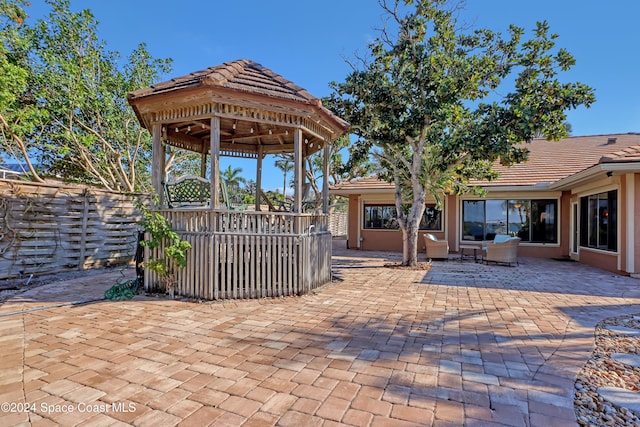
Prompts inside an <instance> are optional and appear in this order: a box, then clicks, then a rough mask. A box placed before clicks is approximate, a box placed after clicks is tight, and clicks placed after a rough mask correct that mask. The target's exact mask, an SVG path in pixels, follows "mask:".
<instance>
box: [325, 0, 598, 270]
mask: <svg viewBox="0 0 640 427" xmlns="http://www.w3.org/2000/svg"><path fill="white" fill-rule="evenodd" d="M381 5H382V6H383V8H384V9H385V11H386V13H387V14H388V16H389V18H390V21H389V22H390V25H389V26H388V27H387V28H396V29H397V31H396V33H395V35H394V36H391V35H390V34H389V32H388V31H390V30H385V31H383V32H382V34H381V35H380V37H379V38H378V39H376V40H374V41H373V42H372V43H371V44H370V45H369V55H370V57H369V58H366V59H363V60H362V63H361V64H360V65H359V66H356V65H354V71H353V72H352V73H351V74H349V75H348V76H347V77H346V79H345V81H344V82H342V83H335V82H334V83H332V87H333V89H334V93H333V95H332V96H331V98H330V99H329V102H328V105H329V107H330V108H331V109H332V110H333V111H334V112H335V113H337V114H338V115H340V116H341V117H343V118H344V119H346V120H347V121H348V122H350V123H351V125H352V128H351V131H352V133H353V134H355V135H356V136H357V140H356V141H355V143H354V147H353V149H352V150H351V152H350V154H351V158H350V160H349V163H350V164H352V165H353V164H357V162H360V161H362V159H365V158H368V157H369V156H370V155H373V156H374V157H375V159H376V161H377V163H378V165H379V168H380V171H379V176H380V177H381V178H383V179H386V180H388V181H389V182H393V183H395V186H396V208H397V211H398V219H399V223H400V226H401V228H402V230H403V233H404V237H405V241H406V242H408V243H407V245H405V251H404V257H403V258H404V262H405V263H407V264H415V262H416V258H417V255H416V251H417V230H418V224H419V220H420V218H421V216H422V212H423V211H424V202H425V200H426V195H427V194H433V195H435V196H436V197H441V196H442V195H443V194H444V193H445V192H456V193H460V192H465V191H472V187H470V186H469V181H470V180H471V179H474V178H475V179H492V178H494V177H495V172H494V171H493V170H492V168H491V166H492V164H493V162H494V161H496V160H499V161H500V162H502V163H503V164H511V163H514V162H521V161H524V160H526V158H527V149H526V146H525V145H522V143H523V142H526V141H529V140H531V139H532V138H533V137H534V136H535V135H536V134H542V135H544V136H545V137H547V138H549V139H559V138H561V137H563V136H565V135H566V132H567V130H566V128H565V126H564V122H565V121H566V110H568V109H571V108H576V107H578V106H580V105H585V106H587V107H588V106H589V105H590V104H591V103H592V102H594V100H595V98H594V95H593V91H592V90H591V88H589V87H588V86H586V85H584V84H582V83H561V82H560V81H559V80H558V78H557V75H558V73H559V72H561V71H566V70H568V69H569V68H571V66H572V65H573V64H574V62H575V61H574V59H573V57H571V55H570V54H569V53H568V52H567V51H566V50H564V49H556V48H555V40H556V39H557V37H558V36H557V35H555V34H551V33H550V32H549V27H548V25H547V23H545V22H542V23H538V24H537V26H536V29H535V31H534V34H533V38H531V39H530V40H524V41H523V34H524V30H523V29H522V28H519V27H516V26H511V27H510V28H509V34H508V35H507V36H503V35H502V34H501V33H496V32H493V31H491V30H488V29H478V30H475V31H473V32H469V33H464V32H461V31H459V30H457V28H458V26H457V21H456V19H455V15H454V12H453V11H452V10H449V9H447V5H448V2H447V1H445V0H419V1H415V2H414V1H410V0H405V1H402V0H396V1H394V2H392V4H391V5H389V4H388V3H387V2H386V1H382V2H381ZM352 65H353V64H352ZM509 82H513V83H512V84H513V87H509ZM499 93H506V95H504V96H502V97H500V96H499ZM405 205H406V206H408V207H409V208H408V209H407V208H406V207H405Z"/></svg>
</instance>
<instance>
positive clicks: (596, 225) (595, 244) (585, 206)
mask: <svg viewBox="0 0 640 427" xmlns="http://www.w3.org/2000/svg"><path fill="white" fill-rule="evenodd" d="M617 209H618V192H617V190H612V191H609V192H606V193H600V194H592V195H590V196H585V197H581V198H580V246H584V247H587V248H595V249H602V250H605V251H616V250H618V234H617V233H618V215H617Z"/></svg>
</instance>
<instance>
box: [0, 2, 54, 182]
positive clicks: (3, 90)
mask: <svg viewBox="0 0 640 427" xmlns="http://www.w3.org/2000/svg"><path fill="white" fill-rule="evenodd" d="M26 6H28V3H27V2H26V1H22V0H15V1H10V0H2V1H0V155H2V154H3V153H4V154H5V155H8V156H10V157H14V158H17V159H24V162H25V163H26V164H27V166H28V167H29V169H30V171H31V174H32V177H33V179H34V180H37V181H41V178H40V177H39V176H38V174H37V172H36V171H35V169H34V167H33V165H32V163H31V161H30V159H29V158H28V153H29V152H30V151H31V149H32V148H33V145H32V144H31V141H30V140H29V135H30V134H32V133H33V132H34V129H37V128H38V125H39V124H40V123H41V122H42V120H44V119H45V118H46V117H47V114H46V111H43V110H40V109H39V108H38V107H37V105H35V102H34V99H33V95H32V93H31V91H30V89H29V82H30V78H31V68H30V66H29V63H28V46H29V43H28V39H27V38H26V37H25V36H24V35H23V34H22V29H23V26H24V20H25V19H26V16H27V15H26V12H25V10H24V7H26Z"/></svg>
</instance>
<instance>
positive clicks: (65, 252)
mask: <svg viewBox="0 0 640 427" xmlns="http://www.w3.org/2000/svg"><path fill="white" fill-rule="evenodd" d="M139 220H140V215H139V213H138V212H137V210H136V207H135V198H134V197H133V196H132V195H129V194H123V193H117V192H110V191H105V190H100V189H95V188H90V187H85V186H68V185H62V184H39V183H38V184H36V183H29V182H21V181H12V180H0V279H1V278H8V277H16V276H19V275H31V274H34V275H40V274H46V273H54V272H60V271H70V270H82V269H86V268H91V267H97V266H104V265H108V264H119V263H126V262H129V261H131V259H132V257H133V255H134V254H135V250H136V244H137V231H138V226H137V222H138V221H139Z"/></svg>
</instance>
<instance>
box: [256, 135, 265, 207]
mask: <svg viewBox="0 0 640 427" xmlns="http://www.w3.org/2000/svg"><path fill="white" fill-rule="evenodd" d="M262 153H263V149H262V145H259V146H258V162H257V166H256V211H258V212H260V189H261V188H262V158H263V157H264V154H262Z"/></svg>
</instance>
